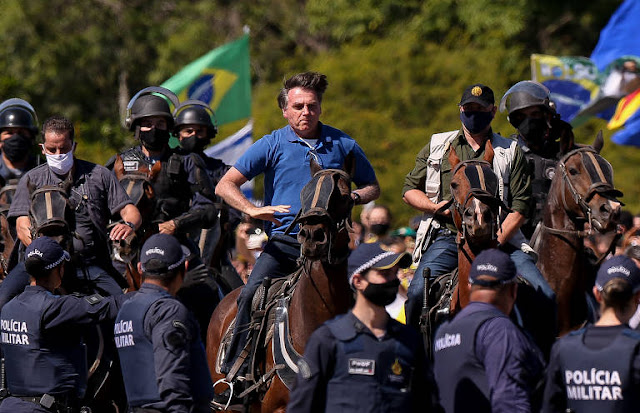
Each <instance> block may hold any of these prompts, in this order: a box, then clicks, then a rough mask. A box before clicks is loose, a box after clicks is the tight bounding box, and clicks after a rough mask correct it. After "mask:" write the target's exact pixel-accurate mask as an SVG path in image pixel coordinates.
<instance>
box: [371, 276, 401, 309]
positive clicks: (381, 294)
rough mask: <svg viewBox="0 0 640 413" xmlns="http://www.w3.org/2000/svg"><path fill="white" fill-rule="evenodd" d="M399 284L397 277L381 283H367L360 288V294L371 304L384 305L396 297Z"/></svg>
mask: <svg viewBox="0 0 640 413" xmlns="http://www.w3.org/2000/svg"><path fill="white" fill-rule="evenodd" d="M399 285H400V280H399V279H397V278H396V279H394V280H391V281H387V282H386V283H382V284H374V283H369V285H367V287H366V288H365V289H364V290H362V295H364V296H365V298H366V299H367V300H369V301H371V302H372V303H373V304H375V305H377V306H380V307H384V306H386V305H389V304H391V303H392V302H393V301H394V300H395V299H396V294H398V286H399Z"/></svg>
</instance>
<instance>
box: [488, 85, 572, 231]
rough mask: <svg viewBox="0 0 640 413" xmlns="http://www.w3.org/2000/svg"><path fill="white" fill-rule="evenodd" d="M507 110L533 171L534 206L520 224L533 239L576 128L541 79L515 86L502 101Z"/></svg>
mask: <svg viewBox="0 0 640 413" xmlns="http://www.w3.org/2000/svg"><path fill="white" fill-rule="evenodd" d="M505 110H506V111H507V113H508V116H507V119H508V120H509V123H511V124H512V125H513V126H514V127H515V128H516V129H517V133H515V134H514V135H512V136H511V137H512V138H513V139H516V140H517V141H518V145H519V146H520V148H521V149H522V152H523V153H524V157H525V159H526V161H527V163H528V164H529V171H530V173H531V192H532V197H533V201H534V203H533V205H534V208H533V211H532V215H531V218H530V219H529V220H528V221H527V222H526V223H525V224H524V225H523V226H522V227H521V229H522V232H523V233H524V235H525V236H526V237H527V238H528V239H530V238H531V237H532V235H533V232H534V230H535V228H536V225H537V224H538V222H540V221H541V220H542V212H543V210H544V205H545V203H546V200H547V194H548V193H549V188H550V187H551V180H552V179H553V175H554V172H555V167H556V164H557V163H558V160H559V159H560V158H561V157H562V155H563V154H565V153H567V152H569V151H570V150H572V149H573V147H574V138H573V131H572V128H571V125H569V124H568V123H567V122H564V121H563V120H561V119H560V116H559V115H558V114H557V113H556V111H555V109H554V108H553V105H552V102H551V100H550V92H549V89H547V88H546V87H545V86H544V85H542V84H541V83H538V82H534V81H531V80H524V81H522V82H518V83H516V84H515V85H513V86H512V87H511V88H510V89H509V90H508V91H507V93H505V94H504V96H503V97H502V100H501V101H500V111H501V112H504V111H505Z"/></svg>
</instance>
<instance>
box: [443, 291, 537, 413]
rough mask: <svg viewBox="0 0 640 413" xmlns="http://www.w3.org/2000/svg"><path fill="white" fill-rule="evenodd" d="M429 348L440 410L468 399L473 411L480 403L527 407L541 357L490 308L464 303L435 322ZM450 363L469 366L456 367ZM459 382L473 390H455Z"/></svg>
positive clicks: (492, 407) (519, 409) (514, 408)
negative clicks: (437, 325) (444, 319)
mask: <svg viewBox="0 0 640 413" xmlns="http://www.w3.org/2000/svg"><path fill="white" fill-rule="evenodd" d="M468 320H471V321H472V322H470V323H467V321H468ZM469 339H471V340H472V341H471V342H469ZM434 347H435V348H434V372H435V376H436V382H437V383H438V388H439V389H440V397H441V400H442V404H443V407H444V408H445V410H446V411H449V410H451V409H454V407H453V406H456V405H458V406H466V405H468V404H469V401H470V400H474V398H475V400H476V402H472V403H475V406H476V411H484V410H482V409H481V408H480V405H483V406H487V408H488V409H489V411H492V412H494V413H497V412H505V413H506V412H530V411H532V406H531V402H532V395H533V394H534V391H535V389H536V387H537V386H538V384H539V383H540V380H541V378H542V375H543V371H544V359H543V357H542V354H541V352H540V350H539V349H538V348H537V347H536V345H535V344H534V343H533V341H532V340H530V339H529V338H528V337H527V336H526V335H525V334H524V333H523V332H522V331H520V329H519V328H518V327H517V326H516V325H515V324H513V322H512V321H511V320H510V319H509V318H508V317H507V316H506V315H504V314H503V313H501V312H500V311H499V310H498V309H497V308H496V307H494V306H492V305H491V304H487V303H481V302H471V303H469V305H468V306H466V307H465V308H463V309H462V311H460V313H458V314H457V315H456V316H455V317H454V318H453V320H451V321H450V322H447V323H445V324H443V325H442V326H441V327H440V329H439V330H438V331H437V333H436V339H435V346H434ZM456 366H459V367H460V368H461V369H468V370H470V371H464V372H459V371H456V370H457V369H456ZM471 370H473V371H471ZM466 380H468V381H471V382H474V383H467V382H465V381H466ZM463 387H464V388H468V389H471V388H473V389H475V390H474V391H475V392H476V393H473V394H472V393H471V392H463V391H458V390H459V389H461V388H463ZM480 391H482V394H481V393H480ZM487 395H488V397H487ZM447 409H449V410H447ZM451 411H453V410H451Z"/></svg>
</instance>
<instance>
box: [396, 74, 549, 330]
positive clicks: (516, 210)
mask: <svg viewBox="0 0 640 413" xmlns="http://www.w3.org/2000/svg"><path fill="white" fill-rule="evenodd" d="M458 106H459V108H460V120H461V122H462V129H460V130H455V131H451V132H444V133H437V134H434V135H432V136H431V140H430V142H429V143H428V144H427V145H426V146H425V147H424V148H422V150H421V151H420V152H419V153H418V156H417V158H416V164H415V167H414V169H413V170H412V171H411V172H409V173H408V174H407V176H406V178H405V182H404V187H403V189H402V192H403V199H404V201H405V202H406V203H407V204H409V205H410V206H412V207H413V208H415V209H417V210H419V211H423V212H424V218H423V220H422V222H421V224H420V228H419V230H418V237H417V239H416V247H415V250H414V260H415V261H418V262H419V265H418V268H417V270H416V276H414V277H413V280H412V281H411V285H410V286H409V291H408V299H407V302H406V304H405V308H406V314H407V323H408V324H411V325H414V326H417V325H418V323H419V319H420V313H421V304H422V297H423V290H424V278H423V270H424V269H425V268H427V267H428V268H430V270H431V277H432V279H435V277H437V276H438V275H441V274H446V273H448V272H450V271H452V270H453V269H455V268H456V266H457V264H458V249H457V245H456V227H455V225H453V222H452V220H451V214H450V211H449V210H445V211H441V208H442V207H444V206H445V205H446V204H447V202H448V200H449V199H450V198H451V194H450V188H449V186H450V183H451V176H452V168H451V165H450V164H449V161H448V154H449V152H450V150H451V148H452V147H453V148H455V151H456V154H457V155H458V157H459V158H460V160H462V161H465V160H469V159H482V157H483V156H484V152H485V151H484V147H485V142H486V141H487V140H489V141H491V145H492V146H493V149H494V153H495V155H494V157H493V170H494V172H496V175H497V176H498V180H499V182H500V188H499V192H500V196H501V198H502V200H503V202H505V203H506V204H507V205H508V206H509V207H510V208H511V210H512V212H510V213H509V214H507V215H506V216H504V214H503V216H502V217H501V224H500V230H499V231H498V234H497V237H498V238H497V240H498V242H499V243H500V245H501V248H502V249H504V250H505V251H508V252H509V254H510V255H511V258H512V259H513V261H514V262H515V264H516V267H517V268H518V273H519V274H521V275H522V276H523V277H524V278H525V279H526V280H527V281H528V282H529V283H530V284H531V285H532V286H533V288H534V289H536V290H538V291H540V292H541V294H543V295H544V296H545V297H546V299H547V300H548V301H549V303H552V302H555V294H554V292H553V290H552V289H551V287H549V284H548V283H547V282H546V280H545V279H544V278H543V277H542V274H540V271H539V270H538V269H537V268H536V266H535V260H534V257H533V254H532V253H533V250H532V249H531V247H530V246H529V245H528V244H527V243H526V242H527V240H526V239H525V237H524V235H523V234H522V232H521V231H520V226H521V225H522V224H523V223H524V222H525V220H526V218H527V217H528V216H529V213H530V202H531V182H530V178H529V171H528V168H527V164H526V160H525V158H524V155H523V153H522V150H521V149H520V148H519V147H518V145H517V143H516V142H515V141H514V140H512V139H508V138H504V137H502V136H500V135H499V134H497V133H493V131H492V129H491V121H492V120H493V118H494V116H495V114H496V111H497V108H496V107H495V105H494V94H493V90H491V88H489V87H488V86H485V85H482V84H479V83H478V84H475V85H471V86H469V87H468V88H467V89H465V91H464V93H463V94H462V98H461V99H460V103H459V104H458ZM551 333H552V334H551V335H552V336H553V331H551Z"/></svg>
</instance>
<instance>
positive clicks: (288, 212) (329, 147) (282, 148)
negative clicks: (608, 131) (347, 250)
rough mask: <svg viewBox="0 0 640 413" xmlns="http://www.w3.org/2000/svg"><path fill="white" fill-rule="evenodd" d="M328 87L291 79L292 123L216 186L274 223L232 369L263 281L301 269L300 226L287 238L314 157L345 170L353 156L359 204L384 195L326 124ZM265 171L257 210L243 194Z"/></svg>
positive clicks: (351, 146) (244, 305)
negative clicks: (324, 107)
mask: <svg viewBox="0 0 640 413" xmlns="http://www.w3.org/2000/svg"><path fill="white" fill-rule="evenodd" d="M326 88H327V77H326V76H325V75H323V74H320V73H314V72H307V73H300V74H297V75H295V76H293V77H291V78H290V79H287V80H286V81H285V82H284V87H283V88H282V90H281V91H280V94H279V95H278V106H279V107H280V109H282V115H283V116H284V118H285V119H286V120H287V121H288V123H289V124H288V125H287V126H285V127H284V128H282V129H278V130H276V131H273V132H272V133H271V134H269V135H265V136H264V137H263V138H262V139H260V140H258V141H257V142H256V143H254V144H253V145H252V146H251V148H249V150H247V152H245V154H244V155H243V156H242V157H241V158H240V159H239V160H238V161H237V162H236V164H235V165H234V166H233V167H232V168H231V169H230V170H229V171H228V172H227V173H226V174H225V175H224V176H223V177H222V179H221V180H220V182H219V183H218V185H217V186H216V195H219V196H220V197H222V198H223V199H224V200H225V201H226V202H227V203H228V204H229V205H230V206H231V207H233V208H236V209H237V210H239V211H242V212H244V213H245V214H247V215H249V216H250V217H252V218H257V219H262V220H265V221H268V222H267V228H266V230H267V233H268V234H269V242H268V243H267V245H266V246H265V248H264V251H263V252H262V254H261V255H260V257H259V258H258V260H257V262H256V264H255V266H254V268H253V271H252V272H251V276H250V277H249V280H248V281H247V284H246V286H245V287H244V289H243V290H242V293H241V294H240V296H239V298H238V315H237V318H236V324H235V330H234V336H233V340H232V342H231V345H230V348H229V352H228V357H227V360H226V366H225V367H226V370H227V371H229V370H230V369H231V366H232V365H233V362H234V360H235V359H236V357H237V355H238V354H239V353H240V351H241V350H242V349H243V348H244V346H245V344H246V340H247V333H248V329H247V326H248V324H249V323H250V321H251V314H250V311H251V309H250V307H251V300H252V298H253V295H254V293H255V291H256V289H257V288H258V286H259V285H260V284H261V283H262V280H263V279H264V278H265V277H282V276H286V275H288V274H290V273H292V272H293V271H294V270H295V268H296V260H297V259H298V257H299V256H300V244H299V243H298V242H297V240H296V238H295V235H296V233H297V228H295V229H293V230H292V231H291V232H290V233H289V234H285V230H286V228H287V226H288V225H289V224H290V223H291V222H292V221H293V219H294V217H295V215H296V214H297V212H298V210H299V209H300V192H301V191H302V188H303V186H304V185H305V184H306V183H307V182H308V181H309V180H310V179H311V175H310V168H309V164H310V161H311V159H313V160H315V161H316V162H317V163H318V164H320V166H321V167H322V168H340V167H341V166H342V165H343V163H344V161H345V158H346V156H347V155H348V154H349V153H352V154H353V155H354V156H355V165H356V166H355V173H354V175H353V176H352V179H353V182H354V183H355V184H356V185H357V189H356V190H355V191H353V192H352V197H353V199H354V201H355V203H357V204H364V203H367V202H369V201H373V200H374V199H377V198H378V196H379V195H380V187H379V185H378V181H377V179H376V175H375V172H374V171H373V167H372V166H371V164H370V163H369V161H368V160H367V157H366V156H365V154H364V152H363V151H362V149H361V148H360V146H359V145H358V144H357V143H356V141H355V140H353V139H352V138H351V137H349V136H348V135H347V134H345V133H344V132H342V131H340V130H338V129H335V128H332V127H330V126H328V125H324V124H322V123H321V122H320V114H321V113H322V109H321V102H322V94H323V93H324V91H325V90H326ZM262 173H264V191H265V194H264V205H265V206H263V207H257V206H256V205H254V204H253V203H251V202H250V201H249V200H248V199H247V198H246V197H245V196H244V195H243V194H242V192H241V191H240V185H242V184H243V183H245V182H246V181H248V180H249V179H252V178H254V177H255V176H258V175H260V174H262Z"/></svg>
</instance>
